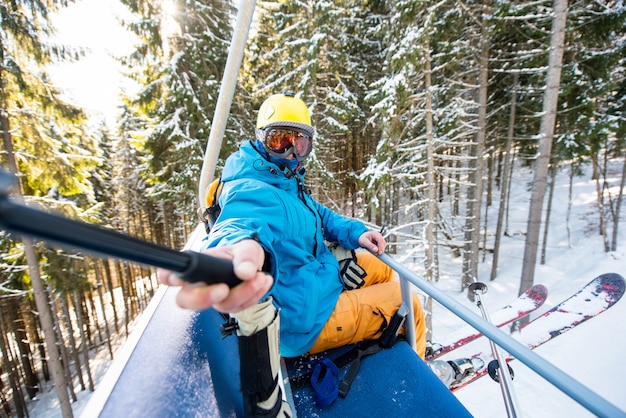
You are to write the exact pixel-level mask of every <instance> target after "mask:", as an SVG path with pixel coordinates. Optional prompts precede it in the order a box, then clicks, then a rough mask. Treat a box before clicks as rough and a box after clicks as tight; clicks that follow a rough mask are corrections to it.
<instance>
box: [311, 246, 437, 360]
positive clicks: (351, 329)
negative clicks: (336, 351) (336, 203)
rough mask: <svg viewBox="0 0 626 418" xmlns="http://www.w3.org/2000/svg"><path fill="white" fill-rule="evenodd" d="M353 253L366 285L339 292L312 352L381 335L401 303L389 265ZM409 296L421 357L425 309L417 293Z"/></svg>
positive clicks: (369, 256) (398, 284)
mask: <svg viewBox="0 0 626 418" xmlns="http://www.w3.org/2000/svg"><path fill="white" fill-rule="evenodd" d="M356 254H357V263H358V264H359V265H360V266H361V267H362V268H363V270H365V272H366V273H367V275H366V276H365V284H364V285H363V287H361V288H359V289H355V290H344V291H343V292H342V293H341V295H339V300H338V301H337V304H336V305H335V310H334V311H333V313H332V314H331V316H330V318H329V319H328V321H327V322H326V325H325V326H324V328H323V329H322V332H321V334H320V336H319V337H318V339H317V341H316V342H315V344H313V347H311V349H310V350H309V353H311V354H314V353H319V352H321V351H325V350H329V349H331V348H336V347H340V346H343V345H347V344H354V343H358V342H361V341H363V340H373V339H377V338H380V336H381V335H382V330H381V327H382V325H383V324H384V323H385V320H386V323H387V324H388V323H389V322H390V321H391V318H392V317H393V315H395V313H396V312H397V311H398V308H399V307H400V304H401V303H402V292H401V291H400V283H399V282H397V281H396V280H395V279H394V272H393V270H392V269H391V267H389V266H387V265H386V264H385V263H383V262H382V261H380V260H379V259H378V258H377V257H376V256H374V255H372V254H370V253H369V252H366V251H365V252H357V253H356ZM412 296H413V310H414V312H415V323H414V324H413V325H414V327H415V339H416V347H417V354H419V356H420V357H421V358H424V354H425V352H426V322H425V320H424V310H423V309H422V305H421V303H420V301H419V299H418V298H417V295H415V294H413V295H412ZM383 316H384V319H383ZM405 326H408V324H406V325H405Z"/></svg>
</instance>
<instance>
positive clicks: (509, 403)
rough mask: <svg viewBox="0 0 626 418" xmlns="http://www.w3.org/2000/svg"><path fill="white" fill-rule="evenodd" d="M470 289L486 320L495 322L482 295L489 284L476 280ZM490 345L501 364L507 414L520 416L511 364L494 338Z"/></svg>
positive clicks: (512, 417)
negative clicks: (510, 368)
mask: <svg viewBox="0 0 626 418" xmlns="http://www.w3.org/2000/svg"><path fill="white" fill-rule="evenodd" d="M469 290H470V291H471V292H473V293H474V296H476V299H477V301H476V306H478V308H479V309H480V312H481V314H482V316H483V318H484V319H485V321H487V322H488V323H490V324H493V322H492V321H491V318H490V316H489V312H487V308H486V307H485V303H484V302H483V297H482V295H483V294H484V293H486V292H487V285H486V284H484V283H480V282H474V283H472V284H471V285H470V286H469ZM489 346H490V347H491V352H492V354H493V357H494V358H495V359H496V361H497V362H498V365H499V370H500V371H499V379H498V383H499V384H500V390H501V391H502V398H503V399H504V407H505V409H506V414H507V416H508V417H509V418H517V417H518V416H519V414H518V412H517V411H518V407H517V399H515V392H514V391H513V378H512V377H511V373H509V367H508V366H509V365H508V364H507V362H506V357H505V356H504V355H503V354H502V350H501V349H500V347H498V346H497V345H496V344H495V343H494V342H493V341H492V340H489Z"/></svg>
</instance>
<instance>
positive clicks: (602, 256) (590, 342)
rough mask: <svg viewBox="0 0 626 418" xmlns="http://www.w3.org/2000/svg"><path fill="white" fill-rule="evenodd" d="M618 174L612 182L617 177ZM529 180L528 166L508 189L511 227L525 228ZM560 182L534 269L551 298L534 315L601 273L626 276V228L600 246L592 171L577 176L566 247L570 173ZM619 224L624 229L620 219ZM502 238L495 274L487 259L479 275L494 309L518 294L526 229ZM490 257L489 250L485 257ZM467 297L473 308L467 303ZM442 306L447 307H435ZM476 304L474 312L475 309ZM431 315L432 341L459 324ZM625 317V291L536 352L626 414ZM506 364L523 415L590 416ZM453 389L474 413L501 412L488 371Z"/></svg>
mask: <svg viewBox="0 0 626 418" xmlns="http://www.w3.org/2000/svg"><path fill="white" fill-rule="evenodd" d="M524 177H525V178H524ZM617 179H618V178H616V181H615V182H614V184H618V183H617ZM530 180H531V174H530V172H527V173H525V175H524V176H516V184H515V185H514V186H513V187H514V190H513V192H512V193H511V196H512V199H513V200H512V202H511V207H512V212H511V216H515V218H511V220H512V221H511V223H510V229H509V230H510V232H511V233H513V232H515V231H524V230H525V219H526V213H527V209H528V205H529V204H528V193H527V192H526V190H525V185H526V183H527V181H530ZM557 182H558V186H557V188H556V189H555V196H554V202H553V207H552V215H551V222H550V229H549V237H548V247H547V259H546V264H545V265H538V266H537V269H536V273H535V283H541V284H543V285H545V286H547V287H548V290H549V297H548V300H547V301H546V303H545V305H544V306H543V307H542V308H540V309H539V310H538V311H537V312H536V313H534V314H533V317H535V316H538V315H540V314H541V313H543V312H544V311H546V310H548V309H549V308H551V307H552V306H554V305H556V304H558V303H559V302H561V301H562V300H564V299H566V298H567V297H569V296H570V295H571V294H572V293H573V292H575V291H576V290H578V289H579V288H580V287H581V286H583V285H584V284H586V283H588V282H589V281H590V280H591V279H593V278H594V277H596V276H598V275H600V274H602V273H606V272H616V273H619V274H621V275H622V276H626V257H625V255H624V252H625V251H624V248H625V246H626V241H625V239H626V234H624V233H623V232H622V233H621V234H620V241H619V243H618V244H619V245H618V251H616V252H611V253H605V252H604V251H603V242H602V237H601V236H600V235H599V234H598V232H597V231H598V229H597V225H598V222H599V217H598V215H597V210H596V209H595V208H596V197H595V184H594V182H593V181H592V180H591V179H590V176H589V173H588V172H587V173H586V175H585V177H582V178H577V179H575V185H574V197H573V200H574V204H573V207H572V211H573V213H572V215H571V219H570V229H571V231H572V248H569V246H568V239H567V231H566V223H565V217H566V215H565V213H566V208H567V194H568V179H567V173H560V174H559V176H558V178H557ZM544 207H545V206H544ZM513 208H515V210H514V212H515V215H513V213H514V212H513ZM496 214H497V208H494V209H490V218H494V219H495V217H496ZM624 218H626V217H625V216H624V215H622V219H624ZM513 219H515V220H514V221H513ZM622 222H623V221H622ZM493 230H495V228H494V229H493ZM621 230H622V231H624V227H623V226H622V229H621ZM609 233H610V231H609ZM502 245H503V249H504V251H503V252H502V253H501V255H500V263H499V266H500V268H499V271H498V277H497V278H496V280H494V281H492V282H490V281H489V275H490V269H491V265H490V264H489V263H488V262H487V263H485V264H482V265H481V267H480V268H481V276H480V277H481V278H482V280H483V281H485V282H486V283H487V284H488V286H489V291H488V292H487V293H486V294H485V295H484V296H483V300H484V302H485V305H486V306H487V309H492V310H496V309H497V308H499V307H501V306H504V305H506V304H507V303H509V302H510V301H512V300H513V299H514V298H515V295H516V294H517V291H518V287H519V277H520V276H521V260H522V257H523V252H524V236H523V235H521V234H519V235H513V236H511V237H504V238H503V241H502ZM489 258H490V257H489V256H488V257H487V260H489ZM454 285H455V286H456V285H457V284H456V283H455V284H454ZM442 286H443V285H442ZM449 290H450V293H451V294H456V295H457V296H458V298H459V300H463V301H464V299H465V298H464V294H460V293H459V292H458V291H456V292H455V291H454V290H453V289H449ZM467 304H468V306H472V307H473V305H472V304H471V303H470V302H467ZM439 309H441V310H443V309H444V308H442V307H439ZM475 310H476V312H477V313H478V312H479V311H478V308H475ZM434 318H435V319H434V324H433V328H434V330H433V333H434V337H433V340H434V341H436V340H437V334H438V333H441V334H443V335H445V333H446V332H449V329H451V328H453V327H454V325H453V324H454V323H458V322H457V321H458V320H456V319H455V318H451V317H449V315H448V314H447V313H446V312H439V311H438V310H437V311H436V312H435V313H434ZM623 318H626V298H624V300H621V301H620V302H618V303H617V304H616V305H615V306H613V307H612V308H611V309H609V310H608V311H606V312H604V313H602V314H601V315H600V316H598V317H596V318H593V319H591V320H589V321H588V322H586V323H584V324H581V325H580V326H578V327H576V328H574V329H573V330H570V331H569V332H567V333H565V334H563V335H561V336H559V337H558V338H556V339H555V340H553V341H550V342H548V343H546V344H544V345H543V346H541V347H539V348H537V350H536V352H537V353H538V354H540V355H541V356H542V357H544V358H545V359H547V360H548V361H550V362H552V363H553V364H555V365H556V366H558V367H559V368H561V369H562V370H563V371H565V372H566V373H568V374H569V375H570V376H572V377H574V378H575V379H576V380H578V381H579V382H581V383H583V384H584V385H586V386H587V387H589V388H590V389H592V390H593V391H595V392H596V393H597V394H599V395H600V396H602V397H604V398H605V399H606V400H607V401H609V402H611V403H613V404H614V405H616V406H618V407H619V408H620V409H623V410H624V411H625V415H626V397H624V395H623V393H624V390H623V387H621V381H622V380H623V376H624V374H625V373H626V364H624V363H623V361H622V360H623V358H624V355H623V353H624V349H625V348H626V323H625V321H624V320H623ZM476 344H480V343H478V342H477V343H476ZM453 354H454V353H451V355H453ZM511 365H512V366H513V368H514V371H515V380H514V384H513V387H514V391H515V396H516V399H517V404H518V407H519V409H520V411H521V412H522V416H525V417H587V416H593V414H591V413H590V412H588V411H587V410H586V409H584V408H583V407H581V406H580V405H578V404H577V403H576V402H574V401H572V400H571V399H570V398H569V397H568V396H566V395H564V394H562V393H561V392H560V391H559V390H558V389H556V388H554V387H553V386H552V385H551V384H550V383H547V382H545V380H543V379H542V378H541V377H540V376H539V375H537V374H536V373H535V372H533V371H532V370H530V369H528V368H527V367H525V366H524V365H523V364H522V363H520V362H519V361H513V362H512V363H511ZM456 395H457V397H458V398H459V399H460V400H461V401H462V402H463V403H464V404H465V405H466V406H467V407H468V409H469V410H470V412H472V413H473V414H474V415H475V416H476V417H479V418H489V417H494V418H495V417H498V418H499V417H504V416H506V410H505V409H504V403H503V401H502V396H501V392H500V386H499V385H498V384H497V383H496V382H493V381H492V380H491V379H489V378H488V377H486V378H482V379H480V380H478V381H476V382H474V383H472V384H471V385H469V386H467V387H465V388H463V389H461V390H459V391H457V392H456Z"/></svg>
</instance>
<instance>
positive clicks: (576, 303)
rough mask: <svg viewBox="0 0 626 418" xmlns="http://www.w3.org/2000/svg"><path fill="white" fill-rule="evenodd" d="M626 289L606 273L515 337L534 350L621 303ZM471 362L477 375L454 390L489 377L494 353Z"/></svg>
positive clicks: (621, 281) (619, 278)
mask: <svg viewBox="0 0 626 418" xmlns="http://www.w3.org/2000/svg"><path fill="white" fill-rule="evenodd" d="M625 289H626V282H625V281H624V278H623V277H622V276H620V275H619V274H616V273H606V274H602V275H600V276H598V277H596V278H595V279H593V280H592V281H591V282H589V283H588V284H586V285H585V286H583V287H582V288H581V289H580V290H578V291H577V292H576V293H574V294H573V295H572V296H570V297H569V298H567V299H565V300H564V301H563V302H561V303H559V304H558V305H556V306H554V307H553V308H551V309H550V310H548V311H546V312H545V313H543V314H542V315H540V316H538V317H537V318H535V319H534V320H532V321H530V322H528V323H526V324H525V325H523V326H521V327H520V328H519V329H518V330H516V331H514V332H513V333H512V334H511V335H512V336H513V337H514V338H515V339H517V340H518V341H520V342H521V343H522V344H524V345H526V346H527V347H528V348H529V349H531V350H532V349H534V348H536V347H539V346H540V345H542V344H545V343H546V342H548V341H550V340H552V339H553V338H556V337H558V336H559V335H561V334H563V333H565V332H567V331H569V330H570V329H572V328H574V327H576V326H577V325H580V324H582V323H583V322H585V321H587V320H589V319H591V318H593V317H595V316H597V315H599V314H601V313H602V312H604V311H606V310H607V309H609V308H610V307H611V306H613V305H614V304H615V303H617V301H619V300H620V298H621V297H622V295H623V294H624V290H625ZM512 359H513V357H511V356H509V357H507V359H506V360H507V362H508V361H511V360H512ZM467 360H469V361H471V362H472V363H473V364H475V365H477V367H476V368H475V369H474V372H473V373H469V374H468V375H467V376H465V377H464V378H463V379H461V380H460V381H456V382H454V383H452V384H451V385H450V386H449V387H450V389H451V390H452V391H456V390H458V389H460V388H462V387H464V386H466V385H468V384H470V383H471V382H473V381H475V380H477V379H479V378H480V377H482V376H484V375H485V374H488V373H489V371H488V368H489V364H490V363H491V362H492V361H493V360H494V358H493V355H492V353H491V351H489V352H485V351H483V352H479V353H477V354H475V355H473V356H469V357H467ZM446 363H447V362H446Z"/></svg>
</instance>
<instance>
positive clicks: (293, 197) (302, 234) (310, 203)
mask: <svg viewBox="0 0 626 418" xmlns="http://www.w3.org/2000/svg"><path fill="white" fill-rule="evenodd" d="M256 128H257V129H256V141H246V142H244V143H243V144H242V145H241V147H240V149H239V150H238V151H237V152H235V153H234V154H233V155H231V156H230V157H229V158H228V159H227V161H226V163H225V166H224V169H223V172H222V178H221V179H222V181H223V187H222V190H221V193H220V196H219V206H220V208H221V213H220V215H219V217H218V218H217V219H216V222H215V225H214V226H213V227H212V229H211V232H210V234H209V236H208V238H207V244H206V247H207V250H206V253H207V254H210V255H213V256H217V257H222V258H226V259H229V260H232V262H233V265H234V272H235V274H236V275H237V276H238V277H239V278H240V279H242V280H243V283H242V284H240V285H238V286H236V287H234V288H232V289H229V288H228V287H227V286H226V285H223V284H218V285H212V286H207V285H198V284H196V285H191V284H188V283H185V282H183V281H182V280H180V279H179V278H177V277H176V275H175V274H174V273H172V272H169V271H164V270H160V271H159V279H160V281H161V282H162V283H163V284H167V285H176V286H181V290H180V292H179V293H178V296H177V303H178V304H179V305H180V306H181V307H183V308H187V309H196V310H200V309H206V308H209V307H211V306H212V307H214V308H215V309H217V310H219V311H221V312H228V313H231V316H232V317H234V318H235V319H236V320H237V322H238V330H237V333H238V335H239V336H240V337H242V336H245V337H248V338H246V344H252V345H256V346H258V347H260V346H262V345H265V346H267V345H268V341H269V345H270V347H272V344H277V340H278V335H275V336H273V335H270V334H272V333H275V332H277V331H278V329H279V330H280V355H282V356H286V357H296V356H300V355H302V354H304V353H307V352H308V353H318V352H321V351H324V350H328V349H331V348H334V347H339V346H343V345H346V344H352V343H357V342H360V341H362V340H367V339H376V338H379V337H380V336H381V333H382V331H383V329H384V327H385V325H386V324H388V323H389V321H390V320H391V318H392V317H393V315H394V314H395V313H396V311H397V310H398V308H399V307H400V304H401V301H402V300H401V291H400V285H399V283H398V282H397V281H395V280H394V273H393V271H392V270H391V269H390V268H389V267H388V266H386V265H385V264H384V263H382V262H381V261H380V260H378V259H377V258H376V257H375V256H373V255H372V254H370V253H369V252H367V251H357V252H354V251H352V250H355V249H357V248H359V247H363V248H365V249H367V250H370V251H372V252H374V253H376V254H382V252H383V251H384V249H385V245H386V242H385V239H384V238H383V236H382V234H381V233H380V232H378V231H373V230H368V229H367V227H366V226H365V225H364V224H363V223H362V222H360V221H357V220H353V219H347V218H345V217H343V216H341V215H339V214H337V213H335V212H333V211H332V210H330V209H328V208H326V207H324V206H323V205H321V204H320V203H318V202H317V201H315V200H314V199H313V198H312V197H311V196H310V194H309V193H308V191H307V189H306V188H305V186H304V174H305V169H304V167H303V163H304V161H305V160H306V158H307V157H308V156H309V155H310V153H311V151H312V148H313V137H314V128H313V126H312V124H311V116H310V113H309V110H308V108H307V107H306V105H305V104H304V102H303V101H302V100H300V99H299V98H296V97H294V95H293V94H292V93H285V94H275V95H272V96H270V97H269V98H268V99H267V100H266V101H265V102H264V103H263V104H262V105H261V107H260V109H259V112H258V118H257V126H256ZM325 242H328V243H333V244H334V245H337V244H338V246H339V247H340V249H341V248H344V249H345V250H344V251H343V253H344V254H345V255H344V256H339V257H335V256H333V253H332V252H331V249H329V248H328V246H327V245H326V243H325ZM346 250H347V251H346ZM341 272H343V273H344V274H341ZM269 307H275V308H276V309H277V312H278V313H275V312H276V310H274V311H272V309H270V308H269ZM413 308H414V312H415V323H414V324H413V326H414V328H415V335H416V344H417V351H418V354H419V355H420V356H421V357H422V358H423V357H424V352H425V349H426V342H425V321H424V312H423V310H422V307H421V304H420V302H419V300H418V299H417V297H416V295H413ZM279 322H280V326H278V323H279ZM261 331H267V332H268V334H267V335H263V336H260V337H258V338H256V340H254V341H253V340H252V339H250V338H251V337H252V336H255V335H259V334H261ZM242 341H243V339H240V340H239V342H240V350H241V345H242ZM242 361H243V359H242ZM272 370H273V371H272V374H273V376H268V377H267V379H268V384H271V382H273V381H274V380H273V379H274V378H275V377H276V373H278V370H277V367H272ZM241 371H242V373H244V365H243V364H242V366H241ZM253 379H254V380H259V381H260V380H262V379H259V377H254V378H253ZM242 385H243V376H242ZM266 389H268V388H262V389H259V388H256V389H255V388H252V389H250V390H251V391H254V390H266ZM270 389H271V388H270ZM244 398H245V390H244ZM245 404H246V401H245V399H244V405H245ZM252 408H254V407H252Z"/></svg>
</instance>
